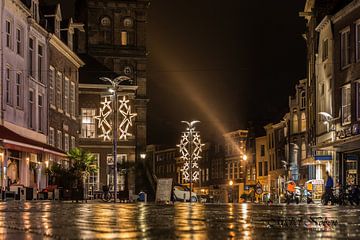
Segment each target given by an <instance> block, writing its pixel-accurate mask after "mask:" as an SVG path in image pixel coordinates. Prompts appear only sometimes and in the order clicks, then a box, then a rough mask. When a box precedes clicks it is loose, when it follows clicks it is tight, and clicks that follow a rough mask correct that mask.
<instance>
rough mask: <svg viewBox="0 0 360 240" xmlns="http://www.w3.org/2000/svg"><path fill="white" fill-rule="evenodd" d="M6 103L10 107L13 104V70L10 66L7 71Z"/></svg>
mask: <svg viewBox="0 0 360 240" xmlns="http://www.w3.org/2000/svg"><path fill="white" fill-rule="evenodd" d="M5 81H6V84H5V102H6V104H8V105H11V104H12V89H11V88H12V87H11V86H12V84H11V68H10V66H6V70H5Z"/></svg>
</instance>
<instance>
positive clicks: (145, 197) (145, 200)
mask: <svg viewBox="0 0 360 240" xmlns="http://www.w3.org/2000/svg"><path fill="white" fill-rule="evenodd" d="M144 195H145V196H144V202H145V203H147V194H146V193H144Z"/></svg>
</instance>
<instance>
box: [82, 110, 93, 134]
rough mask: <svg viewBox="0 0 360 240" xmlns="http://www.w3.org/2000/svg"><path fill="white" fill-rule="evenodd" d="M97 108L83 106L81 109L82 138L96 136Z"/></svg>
mask: <svg viewBox="0 0 360 240" xmlns="http://www.w3.org/2000/svg"><path fill="white" fill-rule="evenodd" d="M95 116H96V109H91V108H82V109H81V137H82V138H95V137H96V125H95Z"/></svg>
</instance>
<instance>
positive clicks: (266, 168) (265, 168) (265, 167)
mask: <svg viewBox="0 0 360 240" xmlns="http://www.w3.org/2000/svg"><path fill="white" fill-rule="evenodd" d="M267 175H268V162H264V176H267Z"/></svg>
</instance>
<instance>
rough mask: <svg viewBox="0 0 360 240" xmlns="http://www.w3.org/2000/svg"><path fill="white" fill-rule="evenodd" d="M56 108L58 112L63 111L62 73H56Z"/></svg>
mask: <svg viewBox="0 0 360 240" xmlns="http://www.w3.org/2000/svg"><path fill="white" fill-rule="evenodd" d="M55 82H56V107H57V108H58V110H61V111H62V109H63V99H62V98H63V86H62V85H63V84H62V82H63V74H62V73H61V72H59V71H58V72H57V73H56V81H55Z"/></svg>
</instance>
